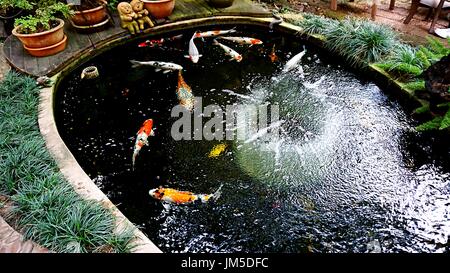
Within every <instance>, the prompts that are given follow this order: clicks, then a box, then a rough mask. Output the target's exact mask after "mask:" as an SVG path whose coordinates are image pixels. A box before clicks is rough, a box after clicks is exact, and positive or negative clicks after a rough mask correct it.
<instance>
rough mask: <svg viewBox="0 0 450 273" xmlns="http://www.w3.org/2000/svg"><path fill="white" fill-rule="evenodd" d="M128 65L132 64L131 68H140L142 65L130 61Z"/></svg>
mask: <svg viewBox="0 0 450 273" xmlns="http://www.w3.org/2000/svg"><path fill="white" fill-rule="evenodd" d="M130 63H132V65H131V67H132V68H135V67H139V66H142V64H141V63H140V62H138V61H135V60H130Z"/></svg>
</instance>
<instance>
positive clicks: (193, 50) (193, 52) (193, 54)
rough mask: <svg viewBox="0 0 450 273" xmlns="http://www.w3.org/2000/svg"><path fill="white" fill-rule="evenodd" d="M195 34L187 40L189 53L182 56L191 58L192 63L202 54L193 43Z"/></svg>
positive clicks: (196, 61)
mask: <svg viewBox="0 0 450 273" xmlns="http://www.w3.org/2000/svg"><path fill="white" fill-rule="evenodd" d="M195 34H196V33H194V35H192V38H191V40H190V41H189V55H186V56H184V57H186V58H188V59H189V60H191V61H192V62H193V63H194V64H196V63H198V60H199V59H200V57H201V56H202V55H200V54H199V53H198V49H197V47H196V46H195V43H194V38H195Z"/></svg>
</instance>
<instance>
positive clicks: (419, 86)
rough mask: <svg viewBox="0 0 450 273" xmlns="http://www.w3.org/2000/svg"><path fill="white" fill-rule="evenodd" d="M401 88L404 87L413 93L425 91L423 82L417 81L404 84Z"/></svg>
mask: <svg viewBox="0 0 450 273" xmlns="http://www.w3.org/2000/svg"><path fill="white" fill-rule="evenodd" d="M403 87H405V88H406V89H408V90H411V91H413V92H417V91H424V90H425V81H424V80H417V81H412V82H408V83H405V84H404V85H403Z"/></svg>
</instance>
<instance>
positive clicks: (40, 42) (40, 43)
mask: <svg viewBox="0 0 450 273" xmlns="http://www.w3.org/2000/svg"><path fill="white" fill-rule="evenodd" d="M36 6H37V8H36V9H35V10H34V12H33V14H30V15H27V16H24V17H21V18H18V19H16V20H15V23H14V25H15V28H14V29H13V31H12V34H13V35H14V36H16V37H17V38H18V39H19V40H20V41H21V42H22V44H23V46H24V48H25V49H26V50H27V51H28V53H30V54H31V55H33V56H37V57H42V56H48V55H53V54H56V53H58V52H60V51H62V50H64V49H65V47H66V43H67V36H66V35H65V34H64V29H63V27H64V21H63V20H61V19H60V18H57V16H64V17H68V16H69V15H70V14H71V11H70V8H69V6H68V5H66V4H65V3H62V2H58V1H56V0H44V1H37V4H36Z"/></svg>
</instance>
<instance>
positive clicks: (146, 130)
mask: <svg viewBox="0 0 450 273" xmlns="http://www.w3.org/2000/svg"><path fill="white" fill-rule="evenodd" d="M154 135H155V132H154V131H153V119H147V120H145V121H144V124H142V127H141V128H140V129H139V131H138V132H137V137H136V143H135V144H134V151H133V161H132V163H133V164H132V166H133V170H134V163H135V162H136V157H137V155H138V154H139V151H140V150H141V149H142V147H144V145H148V137H149V136H154Z"/></svg>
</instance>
